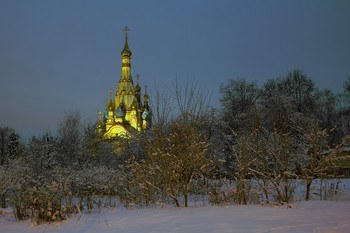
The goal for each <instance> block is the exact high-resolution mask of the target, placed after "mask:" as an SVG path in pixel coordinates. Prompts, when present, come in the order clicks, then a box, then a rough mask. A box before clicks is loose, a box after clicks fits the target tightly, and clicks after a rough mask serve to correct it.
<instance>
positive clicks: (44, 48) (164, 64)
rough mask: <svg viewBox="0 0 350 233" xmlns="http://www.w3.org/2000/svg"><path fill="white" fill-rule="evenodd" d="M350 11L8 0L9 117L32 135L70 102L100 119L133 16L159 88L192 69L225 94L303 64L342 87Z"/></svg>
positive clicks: (0, 67) (5, 78) (348, 61)
mask: <svg viewBox="0 0 350 233" xmlns="http://www.w3.org/2000/svg"><path fill="white" fill-rule="evenodd" d="M349 12H350V1H347V0H342V1H341V0H334V1H331V0H329V1H322V0H315V1H308V0H302V1H299V0H290V1H285V0H276V1H267V0H264V1H246V0H242V1H235V0H227V1H224V0H217V1H214V0H212V1H208V0H197V1H194V0H177V1H162V0H158V1H152V0H148V1H141V0H140V1H132V0H130V1H107V0H101V1H97V0H95V1H89V0H60V1H59V0H57V1H56V0H55V1H54V0H30V1H29V0H20V1H19V0H0V80H1V82H0V125H1V126H10V127H13V128H15V129H16V131H17V132H19V133H20V134H21V135H22V136H24V137H29V136H31V135H39V134H41V133H43V132H45V131H46V130H48V131H51V132H52V133H54V132H55V130H56V126H57V123H58V121H59V120H60V119H62V118H63V116H64V114H65V112H68V111H78V112H80V114H81V115H82V117H83V119H84V120H86V121H92V120H95V119H96V116H97V111H99V110H104V99H105V98H107V97H108V90H109V88H113V89H115V88H116V87H117V84H118V81H119V76H120V73H121V57H120V51H121V50H122V48H123V45H124V34H123V31H122V29H123V27H124V26H125V25H127V26H128V27H129V28H130V29H131V31H130V32H129V46H130V49H131V51H132V52H133V56H132V61H131V62H132V74H133V76H134V81H136V80H135V75H136V73H139V74H140V75H141V78H140V84H141V86H143V85H144V84H148V86H149V92H151V93H152V92H153V93H154V92H155V85H157V86H158V87H159V88H161V89H163V88H171V87H172V86H173V84H174V83H175V79H177V80H178V81H179V82H180V83H182V82H185V81H186V80H187V79H189V80H195V81H196V82H197V83H198V86H200V87H201V88H204V89H206V90H207V91H208V92H210V93H212V102H213V104H217V103H218V102H219V101H218V100H219V98H220V94H219V87H220V85H222V84H224V83H226V82H227V81H228V80H229V79H235V78H245V79H247V80H249V81H254V80H256V81H258V83H259V84H260V85H262V84H263V83H264V82H265V81H266V80H267V79H271V78H276V77H278V76H283V75H285V74H287V72H289V71H291V70H293V69H301V70H302V71H303V72H304V73H306V74H307V75H308V76H309V77H310V78H312V79H313V80H314V81H315V83H316V85H317V87H319V88H321V89H323V88H331V89H332V90H333V91H335V92H341V91H342V84H343V82H344V81H345V79H346V78H347V76H349V75H350V13H349ZM151 101H152V100H151Z"/></svg>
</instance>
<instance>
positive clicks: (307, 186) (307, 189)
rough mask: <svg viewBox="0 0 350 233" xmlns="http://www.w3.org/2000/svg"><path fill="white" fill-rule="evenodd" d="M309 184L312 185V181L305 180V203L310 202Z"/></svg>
mask: <svg viewBox="0 0 350 233" xmlns="http://www.w3.org/2000/svg"><path fill="white" fill-rule="evenodd" d="M311 183H312V180H310V179H307V180H306V197H305V200H306V201H309V200H310V191H311V190H310V189H311Z"/></svg>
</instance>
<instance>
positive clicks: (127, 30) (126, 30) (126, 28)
mask: <svg viewBox="0 0 350 233" xmlns="http://www.w3.org/2000/svg"><path fill="white" fill-rule="evenodd" d="M123 31H124V32H125V38H128V32H129V31H130V29H129V28H128V26H125V27H124V29H123Z"/></svg>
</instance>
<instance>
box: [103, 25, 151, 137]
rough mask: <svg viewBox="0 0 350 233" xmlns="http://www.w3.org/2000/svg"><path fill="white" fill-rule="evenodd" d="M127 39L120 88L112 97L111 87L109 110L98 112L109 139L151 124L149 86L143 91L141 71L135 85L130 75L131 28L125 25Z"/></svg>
mask: <svg viewBox="0 0 350 233" xmlns="http://www.w3.org/2000/svg"><path fill="white" fill-rule="evenodd" d="M123 31H124V32H125V43H124V48H123V50H122V51H121V58H122V66H121V68H122V69H121V75H120V79H119V83H118V87H117V90H116V92H115V95H114V97H113V90H112V89H110V93H109V94H110V98H109V100H106V111H105V113H104V114H103V113H102V112H99V113H98V115H99V117H98V125H97V131H98V133H99V134H100V135H103V137H104V138H106V139H112V138H117V137H129V136H131V135H132V134H133V133H134V132H138V131H141V130H144V129H148V128H149V127H150V126H151V113H150V107H149V102H148V101H149V96H148V94H147V89H146V88H147V86H146V87H145V94H144V95H143V98H142V94H141V87H140V86H139V75H138V74H137V75H136V78H137V83H136V85H134V82H133V79H132V75H131V62H130V61H131V55H132V53H131V50H130V49H129V45H128V31H129V28H128V27H125V28H124V30H123Z"/></svg>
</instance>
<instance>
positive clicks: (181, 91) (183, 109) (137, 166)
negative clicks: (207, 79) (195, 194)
mask: <svg viewBox="0 0 350 233" xmlns="http://www.w3.org/2000/svg"><path fill="white" fill-rule="evenodd" d="M171 93H172V96H171V97H172V98H173V100H174V103H175V105H174V106H172V110H174V109H176V110H175V111H176V114H177V117H173V118H172V119H171V120H170V121H168V122H166V124H164V123H165V122H164V121H158V124H155V125H154V126H153V127H152V129H150V131H149V132H148V133H147V135H146V137H145V146H146V151H147V156H146V157H145V158H144V159H142V160H140V161H135V163H134V164H133V165H132V169H133V177H134V178H133V181H132V183H133V185H134V186H136V187H138V188H139V190H140V192H141V193H142V194H143V196H145V198H146V199H147V201H146V203H147V202H148V201H151V200H153V201H154V200H157V199H158V198H160V199H163V200H164V199H167V198H170V199H172V200H173V201H174V203H175V205H176V206H180V205H181V204H180V199H181V197H184V203H183V205H184V206H188V196H189V193H190V186H191V184H192V182H193V180H195V179H198V178H200V177H203V176H204V175H208V174H209V171H210V168H211V166H212V159H211V157H210V155H209V154H208V150H209V147H210V143H209V135H210V134H209V133H208V131H207V130H205V129H206V128H205V126H206V123H207V121H206V119H207V118H206V116H207V114H208V112H209V105H208V102H207V100H208V99H207V95H205V94H203V92H202V91H201V90H198V89H197V87H196V86H195V85H194V84H193V85H191V86H189V85H188V83H187V84H186V86H185V87H184V88H183V87H181V86H180V85H178V84H176V85H175V89H174V90H173V91H171ZM166 100H167V99H166ZM157 106H158V107H160V106H164V105H161V104H160V103H159V104H157ZM166 107H168V106H166ZM155 111H156V112H159V113H161V114H162V113H167V111H165V112H164V111H161V110H155ZM163 116H164V115H163ZM160 119H166V118H162V117H160ZM155 196H156V198H155V199H154V197H155Z"/></svg>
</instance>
